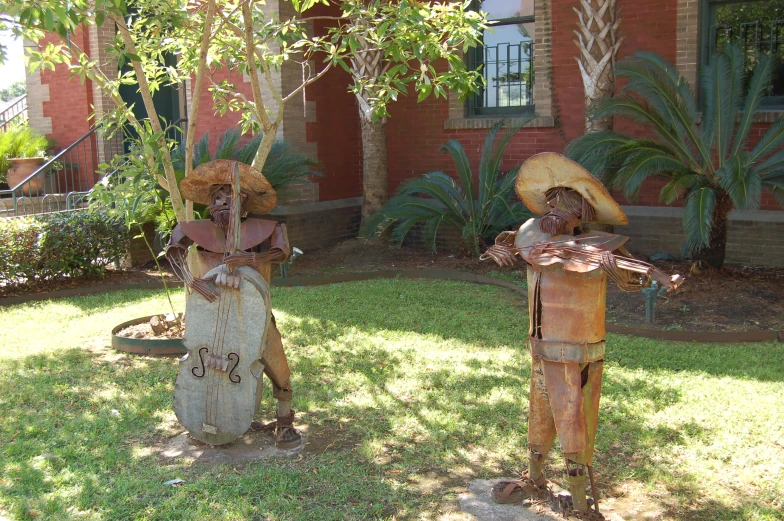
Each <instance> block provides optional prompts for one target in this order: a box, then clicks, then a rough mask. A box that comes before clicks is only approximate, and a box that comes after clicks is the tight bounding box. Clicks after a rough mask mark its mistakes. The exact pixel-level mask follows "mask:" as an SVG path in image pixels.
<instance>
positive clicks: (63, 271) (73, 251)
mask: <svg viewBox="0 0 784 521" xmlns="http://www.w3.org/2000/svg"><path fill="white" fill-rule="evenodd" d="M129 246H130V233H129V232H128V230H127V228H126V227H125V225H124V224H123V223H122V221H120V220H117V219H112V218H111V217H109V215H107V214H106V213H105V212H88V211H85V210H79V211H74V212H64V213H56V214H47V215H36V216H32V217H15V218H7V219H0V284H3V285H18V284H27V285H32V284H35V283H36V282H39V281H43V280H52V279H57V278H61V277H73V276H79V275H92V276H96V275H97V276H103V274H104V268H105V267H106V265H107V264H109V263H111V262H114V261H115V260H116V259H119V258H121V257H124V256H125V255H126V254H127V253H128V248H129Z"/></svg>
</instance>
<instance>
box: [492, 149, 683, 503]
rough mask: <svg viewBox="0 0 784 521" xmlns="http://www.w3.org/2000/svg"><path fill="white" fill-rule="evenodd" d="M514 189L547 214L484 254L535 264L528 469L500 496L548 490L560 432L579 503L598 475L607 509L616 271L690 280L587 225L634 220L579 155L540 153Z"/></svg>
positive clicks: (666, 282)
mask: <svg viewBox="0 0 784 521" xmlns="http://www.w3.org/2000/svg"><path fill="white" fill-rule="evenodd" d="M515 188H516V191H517V194H518V196H519V197H520V198H521V199H522V201H523V202H524V203H525V204H526V206H528V208H529V209H530V210H531V211H533V212H534V213H536V214H538V215H540V216H541V218H540V219H530V220H528V221H527V222H526V223H524V224H523V225H522V226H521V227H520V229H519V230H518V231H517V232H504V233H502V234H501V235H499V236H498V238H497V239H496V244H495V245H494V246H491V247H490V248H489V249H488V250H487V252H486V253H485V254H484V255H483V259H488V258H491V259H493V260H495V261H496V262H497V263H498V264H499V265H512V264H514V262H515V258H516V257H517V256H519V257H522V258H523V259H524V260H525V261H526V262H527V263H528V310H529V314H530V328H529V334H528V347H529V349H530V352H531V357H532V361H531V388H530V402H529V411H528V444H529V452H528V470H527V471H526V472H524V473H523V475H522V476H521V477H520V479H518V480H514V481H501V482H499V483H497V484H496V485H495V486H494V487H493V489H492V496H493V499H494V500H495V501H496V502H498V503H521V502H522V501H523V499H525V498H528V497H531V496H535V495H537V493H539V492H541V491H543V490H544V485H545V483H546V481H547V480H546V479H545V476H544V472H543V469H542V463H543V462H544V460H545V458H546V457H547V454H548V452H549V451H550V448H551V447H552V445H553V442H554V441H555V437H556V435H557V436H558V438H559V440H560V443H561V450H562V451H563V454H564V457H565V460H566V474H565V476H564V478H565V481H566V484H567V486H568V489H569V492H570V494H571V498H572V507H573V508H574V509H575V510H578V511H581V512H583V513H585V514H587V511H588V510H589V505H588V498H587V495H586V490H585V488H586V481H587V478H590V485H591V492H592V495H593V498H594V507H595V512H596V514H597V515H598V498H597V495H596V491H595V484H594V480H593V472H592V468H593V452H594V442H595V439H596V426H597V422H598V419H599V396H600V394H601V381H602V368H603V363H604V362H603V360H604V346H605V343H604V342H605V300H606V291H607V278H608V277H609V278H610V279H611V280H613V281H614V282H615V283H617V284H618V286H619V287H620V288H621V289H623V290H624V291H638V290H640V289H642V288H643V287H645V286H647V285H648V284H649V283H650V281H651V279H654V280H656V281H658V282H659V284H661V285H662V286H663V287H665V288H667V289H668V290H672V289H674V288H675V287H677V285H678V284H679V283H680V282H681V280H680V278H679V276H677V275H676V276H673V277H669V276H667V275H665V274H664V273H662V272H661V271H659V270H658V269H656V268H655V267H653V266H651V265H650V264H647V263H644V262H641V261H638V260H636V259H633V258H631V257H630V256H629V253H628V251H627V250H626V249H625V248H624V243H625V242H626V241H627V240H628V238H627V237H622V236H619V235H613V234H609V233H602V232H589V233H583V225H584V224H585V223H603V224H611V225H625V224H628V220H627V218H626V216H625V215H624V213H623V211H622V210H621V207H620V206H619V205H618V203H616V202H615V200H614V199H613V198H612V197H611V196H610V194H609V193H608V192H607V190H606V189H605V188H604V186H602V184H601V183H600V182H598V181H597V180H596V179H594V178H593V177H592V176H591V174H590V173H589V172H587V171H586V170H585V169H583V168H582V167H581V166H580V165H578V164H577V163H574V162H573V161H570V160H569V159H567V158H565V157H563V156H561V155H558V154H553V153H544V154H538V155H535V156H533V157H531V158H530V159H528V160H527V161H526V162H525V163H524V164H523V165H522V167H521V168H520V171H519V173H518V175H517V181H516V186H515Z"/></svg>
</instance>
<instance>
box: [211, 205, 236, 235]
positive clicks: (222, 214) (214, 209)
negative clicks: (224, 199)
mask: <svg viewBox="0 0 784 521" xmlns="http://www.w3.org/2000/svg"><path fill="white" fill-rule="evenodd" d="M207 209H208V210H209V211H210V215H212V220H213V221H215V224H217V225H218V226H220V227H221V228H223V229H224V230H226V229H228V228H229V221H230V220H231V208H229V206H228V205H226V204H213V205H212V206H208V207H207Z"/></svg>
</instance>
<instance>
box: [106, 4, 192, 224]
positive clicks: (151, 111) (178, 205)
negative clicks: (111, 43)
mask: <svg viewBox="0 0 784 521" xmlns="http://www.w3.org/2000/svg"><path fill="white" fill-rule="evenodd" d="M108 17H109V19H110V20H112V21H113V22H114V23H115V24H117V28H118V29H119V31H120V36H121V37H122V40H123V44H124V45H125V47H126V49H127V50H128V52H129V53H131V54H135V55H137V56H138V53H137V50H136V45H135V44H134V42H133V38H132V37H131V32H130V30H129V29H128V25H127V24H126V23H125V19H123V18H122V17H120V16H117V14H115V13H112V12H109V13H108ZM131 63H132V64H133V70H134V73H135V74H136V81H137V82H138V84H139V93H140V94H141V96H142V100H143V101H144V108H145V109H146V110H147V117H148V119H149V121H150V126H151V127H152V130H153V132H155V133H156V134H158V135H159V137H158V141H157V143H158V148H159V149H160V153H161V155H162V156H163V170H164V172H165V174H166V183H167V184H168V185H169V195H170V196H171V200H172V208H173V209H174V214H175V215H176V216H177V221H184V220H185V219H186V215H185V205H184V204H183V202H182V195H181V194H180V189H179V186H178V185H177V176H176V174H175V173H174V165H173V164H172V158H171V153H170V152H169V146H168V144H167V143H166V139H165V137H164V135H163V128H161V122H160V120H159V119H158V112H157V111H156V110H155V105H154V104H153V101H152V93H151V92H150V85H149V84H148V83H147V77H146V76H145V75H144V68H143V67H142V64H141V62H139V61H136V60H132V61H131Z"/></svg>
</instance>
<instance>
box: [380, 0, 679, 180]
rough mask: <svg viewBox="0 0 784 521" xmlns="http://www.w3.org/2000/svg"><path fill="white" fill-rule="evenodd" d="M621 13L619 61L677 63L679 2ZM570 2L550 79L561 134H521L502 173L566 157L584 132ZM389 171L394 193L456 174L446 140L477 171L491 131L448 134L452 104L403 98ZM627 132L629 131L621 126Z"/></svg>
mask: <svg viewBox="0 0 784 521" xmlns="http://www.w3.org/2000/svg"><path fill="white" fill-rule="evenodd" d="M618 3H619V6H621V7H623V11H622V16H623V21H622V23H621V27H622V28H623V34H624V35H626V40H624V43H623V45H622V46H621V50H620V53H619V55H620V56H621V57H624V56H627V55H629V54H632V53H634V52H636V51H637V50H641V49H646V50H651V51H654V52H657V53H659V54H661V55H662V56H664V57H665V58H667V59H668V60H674V59H675V16H676V1H675V0H655V1H650V2H645V5H640V3H639V2H635V1H633V0H619V2H618ZM573 6H574V2H572V1H571V0H569V1H566V0H553V5H552V15H551V16H552V28H553V33H552V77H553V89H554V91H555V98H556V99H555V104H556V106H557V112H556V110H555V109H554V112H556V114H557V115H558V116H559V119H560V124H561V130H562V132H563V134H564V136H565V137H566V141H565V140H564V138H563V137H562V136H561V134H560V132H559V131H558V129H556V128H530V129H523V130H521V131H520V132H519V133H518V135H517V136H515V138H514V139H513V140H512V142H511V143H510V145H509V147H508V148H507V152H506V154H505V158H504V164H503V168H504V169H511V168H513V167H514V166H515V165H517V164H519V163H520V162H522V161H523V160H525V159H526V158H527V157H529V156H531V155H532V154H536V153H539V152H546V151H552V152H563V149H564V147H565V146H566V143H567V142H568V141H569V140H572V139H574V138H575V137H577V136H580V135H581V134H582V133H583V129H584V117H585V109H584V101H583V100H584V94H583V85H582V79H581V78H580V72H579V69H578V66H577V63H576V61H575V59H574V57H575V55H576V53H577V47H576V46H575V44H574V41H573V40H574V38H575V36H574V33H573V30H574V29H575V27H576V22H577V15H576V14H575V13H574V11H573V9H572V8H573ZM390 113H391V115H392V117H391V119H390V122H389V135H388V137H387V139H388V143H389V156H390V161H389V167H390V189H392V190H394V189H395V188H396V187H397V185H398V184H399V183H400V182H401V181H403V180H405V179H407V178H409V177H411V176H413V175H421V174H422V173H425V172H427V171H430V170H437V169H441V170H445V171H447V172H450V173H452V172H453V171H454V166H453V163H452V161H451V159H450V158H449V157H448V156H443V155H441V154H438V148H439V146H440V145H441V144H443V143H444V142H445V141H446V140H448V139H452V138H453V139H457V140H458V141H460V142H461V144H462V145H463V147H464V148H465V150H466V153H467V154H468V156H469V159H470V161H471V165H472V167H473V168H475V169H476V168H478V165H479V156H480V151H481V147H482V143H483V140H484V138H485V135H486V134H487V130H473V129H471V130H444V129H443V121H444V120H445V119H448V103H447V102H446V101H445V100H435V99H429V100H427V101H425V102H422V103H419V104H417V103H416V99H415V98H414V97H408V98H405V99H404V100H402V101H399V102H398V103H396V104H394V105H393V106H392V107H391V108H390ZM617 128H618V130H621V131H628V130H630V129H631V128H632V127H631V126H630V125H618V127H617Z"/></svg>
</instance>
